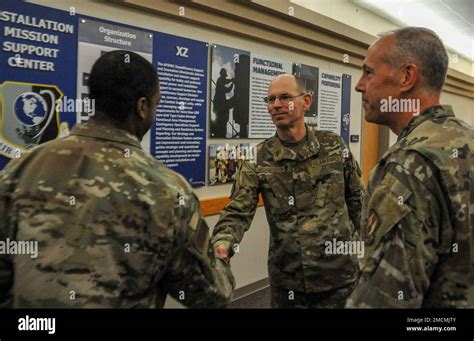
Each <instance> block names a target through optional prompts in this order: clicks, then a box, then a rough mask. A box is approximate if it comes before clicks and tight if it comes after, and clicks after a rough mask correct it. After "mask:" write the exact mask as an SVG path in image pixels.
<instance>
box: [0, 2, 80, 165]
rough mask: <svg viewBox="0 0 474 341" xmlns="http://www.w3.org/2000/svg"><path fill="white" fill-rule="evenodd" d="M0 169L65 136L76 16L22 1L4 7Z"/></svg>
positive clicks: (0, 22) (0, 19) (70, 116)
mask: <svg viewBox="0 0 474 341" xmlns="http://www.w3.org/2000/svg"><path fill="white" fill-rule="evenodd" d="M0 35H1V36H2V39H1V41H2V49H1V51H0V102H1V103H2V106H1V112H0V169H1V168H3V167H4V166H5V164H6V163H7V162H8V161H9V160H10V159H11V158H15V157H20V156H21V154H22V153H24V152H26V151H27V150H28V149H29V148H31V147H34V146H36V145H38V144H41V143H43V142H46V141H49V140H52V139H55V138H58V137H61V136H65V135H67V134H68V132H69V129H70V128H71V127H72V125H73V124H74V123H75V110H74V111H73V112H69V111H68V110H67V109H68V108H67V106H65V105H63V103H64V102H65V101H67V99H68V98H69V99H75V98H76V63H77V17H76V16H75V14H74V13H69V12H64V11H59V10H55V9H50V8H46V7H42V6H38V5H33V4H28V3H23V2H19V1H13V0H8V1H2V3H1V5H0Z"/></svg>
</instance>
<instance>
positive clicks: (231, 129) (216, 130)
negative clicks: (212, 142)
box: [209, 45, 250, 138]
mask: <svg viewBox="0 0 474 341" xmlns="http://www.w3.org/2000/svg"><path fill="white" fill-rule="evenodd" d="M249 70H250V52H248V51H243V50H238V49H234V48H230V47H225V46H218V45H213V48H212V71H211V72H212V75H211V111H210V122H211V124H210V132H209V134H210V137H211V138H212V137H214V138H246V137H248V120H249Z"/></svg>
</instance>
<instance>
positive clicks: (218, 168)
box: [209, 143, 256, 186]
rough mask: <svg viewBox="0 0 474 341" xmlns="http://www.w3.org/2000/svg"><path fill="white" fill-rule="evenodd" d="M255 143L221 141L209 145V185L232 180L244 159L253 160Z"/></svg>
mask: <svg viewBox="0 0 474 341" xmlns="http://www.w3.org/2000/svg"><path fill="white" fill-rule="evenodd" d="M255 146H256V144H255V143H223V144H218V143H217V144H211V145H209V185H210V186H214V185H220V184H226V183H230V182H234V179H235V175H236V172H237V169H238V167H239V166H240V165H241V164H242V162H243V161H244V160H248V161H250V162H255Z"/></svg>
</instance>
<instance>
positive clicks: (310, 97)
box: [303, 93, 313, 111]
mask: <svg viewBox="0 0 474 341" xmlns="http://www.w3.org/2000/svg"><path fill="white" fill-rule="evenodd" d="M303 99H304V105H303V109H304V111H308V110H309V108H310V107H311V103H313V95H312V94H310V93H307V94H305V95H304V97H303Z"/></svg>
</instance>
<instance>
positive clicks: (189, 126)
mask: <svg viewBox="0 0 474 341" xmlns="http://www.w3.org/2000/svg"><path fill="white" fill-rule="evenodd" d="M207 59H208V44H207V43H204V42H200V41H196V40H191V39H186V38H182V37H177V36H173V35H169V34H164V33H154V38H153V65H155V67H156V69H157V71H158V75H159V77H160V89H161V102H160V105H159V106H158V110H157V113H156V121H155V123H154V125H153V128H152V131H151V145H150V150H151V154H152V155H153V156H154V157H155V158H156V159H158V160H160V161H161V162H163V163H164V164H165V165H166V166H168V167H169V168H171V169H173V170H175V171H177V172H179V173H180V174H182V175H183V176H184V177H185V178H186V179H187V180H188V181H189V182H190V183H191V185H192V186H193V187H199V186H204V185H205V161H206V154H205V150H206V149H205V146H206V102H207Z"/></svg>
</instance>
